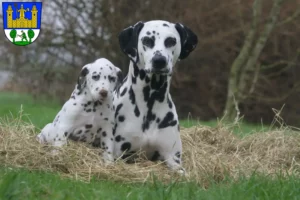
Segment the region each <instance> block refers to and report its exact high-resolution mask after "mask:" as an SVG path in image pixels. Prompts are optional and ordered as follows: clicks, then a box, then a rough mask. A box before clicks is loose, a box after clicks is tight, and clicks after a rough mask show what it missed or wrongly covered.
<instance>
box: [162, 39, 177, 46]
mask: <svg viewBox="0 0 300 200" xmlns="http://www.w3.org/2000/svg"><path fill="white" fill-rule="evenodd" d="M175 45H176V38H173V37H168V38H167V39H166V40H165V46H166V47H167V48H169V47H173V46H175Z"/></svg>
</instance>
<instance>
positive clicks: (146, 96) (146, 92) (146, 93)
mask: <svg viewBox="0 0 300 200" xmlns="http://www.w3.org/2000/svg"><path fill="white" fill-rule="evenodd" d="M150 90H151V88H150V86H149V85H147V86H145V87H144V88H143V94H144V101H146V102H147V101H148V100H149V98H150Z"/></svg>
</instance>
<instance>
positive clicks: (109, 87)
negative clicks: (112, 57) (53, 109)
mask: <svg viewBox="0 0 300 200" xmlns="http://www.w3.org/2000/svg"><path fill="white" fill-rule="evenodd" d="M120 75H121V70H120V69H119V68H117V67H115V66H114V65H113V64H112V63H111V62H110V61H108V60H107V59H104V58H101V59H98V60H96V61H95V62H94V63H91V64H87V65H85V66H84V67H83V68H82V70H81V73H80V75H79V77H78V81H77V84H76V87H75V89H74V91H73V93H72V95H71V97H70V99H69V100H68V101H67V102H66V103H65V104H64V105H63V107H62V109H61V110H60V111H59V113H58V114H57V115H56V117H55V119H54V121H53V122H52V123H49V124H47V125H46V126H45V127H44V128H43V129H42V131H41V133H40V134H39V135H38V136H37V139H38V141H39V142H40V143H47V144H51V145H53V146H58V147H60V146H62V145H64V144H66V141H67V138H69V139H71V140H75V141H82V142H87V143H89V144H91V145H92V146H94V147H100V148H102V149H104V153H103V159H104V160H105V161H107V162H112V161H113V159H114V158H113V143H114V141H113V135H112V128H113V127H114V107H113V101H112V99H113V91H114V89H115V88H116V86H117V83H118V80H119V79H120Z"/></svg>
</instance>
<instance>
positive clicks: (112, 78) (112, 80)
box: [108, 76, 117, 82]
mask: <svg viewBox="0 0 300 200" xmlns="http://www.w3.org/2000/svg"><path fill="white" fill-rule="evenodd" d="M116 79H117V78H116V77H113V76H108V80H109V82H116Z"/></svg>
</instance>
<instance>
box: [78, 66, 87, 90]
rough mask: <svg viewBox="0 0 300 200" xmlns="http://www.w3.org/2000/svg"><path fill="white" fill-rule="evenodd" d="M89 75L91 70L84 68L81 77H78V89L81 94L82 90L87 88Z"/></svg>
mask: <svg viewBox="0 0 300 200" xmlns="http://www.w3.org/2000/svg"><path fill="white" fill-rule="evenodd" d="M88 73H89V70H88V68H87V67H84V68H83V69H82V70H81V72H80V75H79V76H78V79H77V89H78V90H79V94H80V93H81V92H82V90H83V89H84V88H85V86H86V75H87V74H88Z"/></svg>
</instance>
